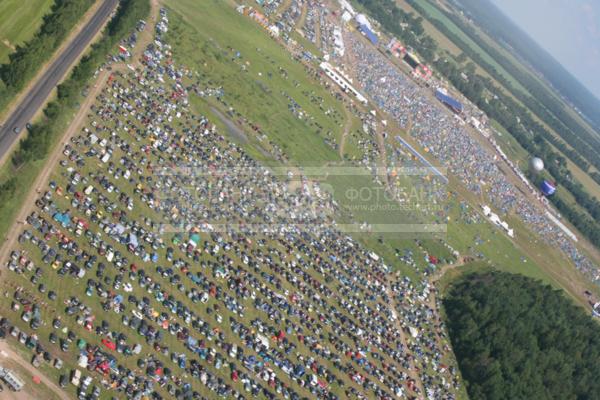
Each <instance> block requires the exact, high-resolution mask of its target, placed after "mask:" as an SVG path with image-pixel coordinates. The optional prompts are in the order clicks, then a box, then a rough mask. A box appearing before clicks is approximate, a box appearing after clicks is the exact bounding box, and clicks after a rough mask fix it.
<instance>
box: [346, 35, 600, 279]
mask: <svg viewBox="0 0 600 400" xmlns="http://www.w3.org/2000/svg"><path fill="white" fill-rule="evenodd" d="M345 42H346V48H347V51H350V52H351V53H352V57H353V60H354V62H353V65H352V66H351V68H352V69H353V71H354V73H355V75H356V77H357V79H358V81H359V84H360V86H361V87H362V89H363V90H364V91H365V92H366V94H367V95H368V96H369V97H370V98H371V99H372V101H373V102H375V104H376V105H377V106H378V107H379V108H381V109H382V110H384V111H386V112H387V113H389V115H391V116H392V117H393V118H394V119H395V120H396V121H397V123H398V124H399V125H400V126H401V127H403V128H405V129H407V130H408V131H409V133H410V135H411V136H412V137H414V138H415V139H416V140H417V142H418V143H419V144H420V145H421V146H422V147H423V148H425V149H427V151H428V152H429V153H431V154H432V155H434V156H435V157H436V159H437V160H438V161H439V162H440V163H441V165H442V166H444V167H447V168H448V170H449V171H450V172H451V173H452V174H453V175H455V176H457V177H458V178H459V179H460V180H461V181H462V182H463V183H464V184H465V186H466V187H467V188H468V189H469V190H470V191H472V192H474V193H476V194H485V196H486V197H487V198H488V200H489V201H490V203H491V204H493V205H494V206H495V207H496V208H497V209H498V210H499V211H500V212H501V213H502V214H507V213H509V212H515V213H516V214H517V215H518V216H519V217H520V218H521V219H522V220H523V221H524V222H525V223H526V224H527V225H528V226H529V227H530V228H531V230H532V231H534V232H536V233H537V234H538V235H540V237H541V238H542V239H543V240H544V241H545V242H546V243H548V244H549V245H551V246H552V247H555V248H559V249H561V250H562V251H563V252H564V253H565V254H566V255H567V256H568V257H569V258H570V259H571V260H572V261H573V263H574V264H575V266H576V267H577V268H578V269H579V270H581V271H582V272H583V273H584V274H585V275H586V276H587V277H588V278H589V279H591V280H592V281H593V282H594V283H596V284H598V283H599V282H600V275H599V274H598V270H597V267H596V266H595V265H594V263H593V262H592V261H590V260H589V259H588V258H587V257H586V256H585V255H584V254H583V253H582V252H581V251H580V250H578V249H577V247H576V246H575V244H574V243H573V242H572V240H571V239H569V238H568V237H567V236H566V235H565V234H564V233H563V232H562V230H561V229H560V228H559V227H557V226H556V225H554V224H553V223H552V222H551V221H550V219H549V218H548V217H547V216H546V215H545V214H544V210H543V209H541V207H539V206H538V205H534V204H532V203H531V201H530V200H529V199H528V198H526V196H524V195H523V194H522V193H521V192H520V191H519V190H518V189H517V188H516V187H515V186H514V185H513V184H512V183H511V182H510V181H509V180H508V178H507V177H506V175H505V174H504V173H503V172H502V171H501V170H500V169H499V167H498V164H497V162H498V161H497V160H496V158H495V157H494V155H493V154H491V152H489V151H488V150H486V149H485V148H484V147H483V146H482V145H481V144H480V143H479V142H478V141H477V140H475V139H474V138H473V137H472V136H471V134H470V133H469V132H468V131H467V130H466V128H465V126H464V125H463V124H462V123H461V122H460V121H459V119H458V118H455V117H454V116H453V115H452V114H451V113H450V112H448V111H447V110H446V109H445V108H444V106H443V105H441V104H440V103H438V102H436V101H435V100H433V97H432V96H430V95H428V94H427V93H426V90H428V89H426V88H423V87H421V86H419V85H417V84H416V83H415V82H414V81H413V80H411V79H410V78H409V77H408V76H407V75H406V74H404V73H403V72H401V71H400V70H399V69H398V68H397V67H396V66H395V65H394V64H393V63H392V62H391V61H390V60H388V59H387V58H386V57H385V56H384V55H382V54H381V53H379V52H378V51H377V50H376V49H375V48H373V47H372V46H370V45H368V44H367V43H366V42H365V41H363V40H360V38H359V37H358V36H356V34H354V33H348V34H347V35H346V37H345Z"/></svg>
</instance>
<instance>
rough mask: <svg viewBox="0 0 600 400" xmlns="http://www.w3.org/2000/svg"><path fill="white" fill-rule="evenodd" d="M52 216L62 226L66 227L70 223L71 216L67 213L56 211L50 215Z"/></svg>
mask: <svg viewBox="0 0 600 400" xmlns="http://www.w3.org/2000/svg"><path fill="white" fill-rule="evenodd" d="M52 218H54V220H55V221H56V222H58V223H60V224H61V225H62V226H63V228H67V227H68V226H69V225H71V217H70V216H69V214H67V213H64V214H63V213H59V212H57V213H56V214H54V215H53V216H52Z"/></svg>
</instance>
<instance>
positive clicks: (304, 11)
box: [296, 3, 308, 32]
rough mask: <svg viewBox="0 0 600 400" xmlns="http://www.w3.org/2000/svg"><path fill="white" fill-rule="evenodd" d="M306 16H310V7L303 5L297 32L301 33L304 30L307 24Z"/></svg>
mask: <svg viewBox="0 0 600 400" xmlns="http://www.w3.org/2000/svg"><path fill="white" fill-rule="evenodd" d="M306 14H308V7H307V5H306V3H304V4H302V11H301V12H300V18H298V22H297V23H296V30H297V31H298V32H300V31H301V30H302V28H304V23H305V22H306Z"/></svg>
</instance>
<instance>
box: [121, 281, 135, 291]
mask: <svg viewBox="0 0 600 400" xmlns="http://www.w3.org/2000/svg"><path fill="white" fill-rule="evenodd" d="M123 290H124V291H125V292H127V293H129V292H131V291H133V286H131V283H129V282H127V283H126V284H124V285H123Z"/></svg>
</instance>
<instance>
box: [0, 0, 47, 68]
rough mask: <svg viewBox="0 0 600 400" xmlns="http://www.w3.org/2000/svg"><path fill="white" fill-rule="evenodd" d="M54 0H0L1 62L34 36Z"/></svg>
mask: <svg viewBox="0 0 600 400" xmlns="http://www.w3.org/2000/svg"><path fill="white" fill-rule="evenodd" d="M52 3H53V0H27V1H22V0H3V1H2V2H0V64H1V63H4V62H6V61H8V55H9V54H10V53H12V52H13V51H14V48H15V47H16V46H18V45H21V44H23V43H24V42H26V41H27V40H28V39H29V38H31V37H32V36H33V34H34V33H35V31H36V30H37V29H38V27H39V26H40V25H41V23H42V17H43V16H44V15H45V14H46V13H47V12H48V11H49V10H50V7H51V6H52Z"/></svg>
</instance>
